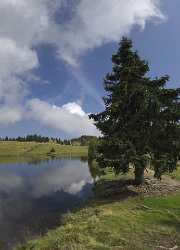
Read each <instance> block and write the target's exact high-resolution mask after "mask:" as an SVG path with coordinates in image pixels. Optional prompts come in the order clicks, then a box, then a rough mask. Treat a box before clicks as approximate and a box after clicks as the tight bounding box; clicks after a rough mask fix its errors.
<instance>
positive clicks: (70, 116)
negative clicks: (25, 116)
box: [29, 99, 100, 136]
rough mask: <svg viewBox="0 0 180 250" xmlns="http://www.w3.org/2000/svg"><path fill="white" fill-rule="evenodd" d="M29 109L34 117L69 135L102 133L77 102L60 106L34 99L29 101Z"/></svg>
mask: <svg viewBox="0 0 180 250" xmlns="http://www.w3.org/2000/svg"><path fill="white" fill-rule="evenodd" d="M29 110H30V116H31V118H32V119H35V120H37V121H38V122H40V123H42V124H44V125H45V126H47V127H50V128H53V129H57V130H60V131H63V132H65V133H66V134H68V135H71V136H79V135H82V134H84V135H100V133H99V131H98V130H97V129H96V127H95V126H94V124H93V122H92V121H91V120H89V117H88V114H86V113H85V112H84V111H83V109H82V107H81V106H80V105H79V104H77V103H75V102H72V103H67V104H65V105H63V106H61V107H59V106H55V105H50V104H49V103H47V102H45V101H41V100H39V99H33V100H31V101H29Z"/></svg>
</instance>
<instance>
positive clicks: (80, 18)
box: [50, 0, 164, 66]
mask: <svg viewBox="0 0 180 250" xmlns="http://www.w3.org/2000/svg"><path fill="white" fill-rule="evenodd" d="M159 2H160V1H158V0H136V1H134V0H128V1H125V0H111V1H110V0H98V1H97V0H91V1H89V0H81V1H79V4H77V6H76V9H75V11H74V16H73V17H72V19H71V20H70V21H69V22H67V23H66V24H65V25H63V27H61V26H60V27H59V28H58V27H55V26H54V27H53V29H51V36H50V38H51V39H54V38H55V40H56V41H58V43H57V46H58V48H59V51H58V53H59V56H60V57H61V58H63V59H64V60H65V61H66V62H67V63H69V64H71V65H72V66H76V65H77V63H78V58H79V56H81V55H82V54H84V53H85V52H86V51H87V50H92V49H94V48H95V47H100V46H102V45H103V44H107V43H109V42H118V41H119V39H120V38H121V37H122V36H123V35H127V34H129V32H130V31H131V29H132V28H133V26H134V25H138V26H140V27H141V28H144V27H145V24H146V22H147V21H148V20H151V19H154V18H155V19H163V18H164V17H163V15H162V13H161V12H160V10H159ZM53 33H54V34H53Z"/></svg>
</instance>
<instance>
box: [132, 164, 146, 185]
mask: <svg viewBox="0 0 180 250" xmlns="http://www.w3.org/2000/svg"><path fill="white" fill-rule="evenodd" d="M134 174H135V184H136V185H142V184H144V168H139V167H135V170H134Z"/></svg>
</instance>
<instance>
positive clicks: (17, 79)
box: [0, 0, 180, 138]
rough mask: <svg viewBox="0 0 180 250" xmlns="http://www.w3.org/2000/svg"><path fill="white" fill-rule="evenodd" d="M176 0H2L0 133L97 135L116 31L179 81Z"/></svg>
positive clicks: (179, 5)
mask: <svg viewBox="0 0 180 250" xmlns="http://www.w3.org/2000/svg"><path fill="white" fill-rule="evenodd" d="M179 9H180V1H179V0H171V1H170V0H136V1H134V0H129V1H127V0H111V1H109V0H98V1H97V0H31V1H29V0H0V136H1V137H4V136H6V135H7V136H9V137H16V136H19V135H20V136H24V135H27V134H32V133H33V134H34V133H37V134H41V135H44V136H53V137H61V138H72V137H78V136H80V135H84V134H87V135H99V131H98V130H97V129H96V127H95V126H94V124H93V122H92V121H90V120H89V118H88V114H90V113H96V112H100V111H102V110H103V109H104V106H103V102H102V97H103V96H104V95H106V93H105V92H104V89H103V78H104V76H105V75H106V74H107V73H108V72H111V68H112V64H111V56H112V54H113V53H115V52H116V51H117V48H118V42H119V41H120V39H121V38H122V36H128V37H129V38H131V39H132V40H133V43H134V49H135V50H138V52H139V54H140V56H141V57H142V58H144V59H146V60H148V61H149V65H150V69H151V71H150V73H149V74H150V76H151V77H156V76H161V75H164V74H168V75H170V77H171V78H170V82H169V83H168V87H172V88H175V87H180V70H179V65H180V31H179V27H180V15H179Z"/></svg>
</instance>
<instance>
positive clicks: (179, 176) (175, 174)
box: [170, 164, 180, 181]
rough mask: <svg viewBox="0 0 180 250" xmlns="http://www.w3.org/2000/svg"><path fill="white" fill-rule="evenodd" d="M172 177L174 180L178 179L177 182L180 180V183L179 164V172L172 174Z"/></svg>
mask: <svg viewBox="0 0 180 250" xmlns="http://www.w3.org/2000/svg"><path fill="white" fill-rule="evenodd" d="M170 176H171V177H172V178H173V179H176V180H179V181H180V164H179V166H178V168H177V170H176V171H174V172H173V173H172V174H170Z"/></svg>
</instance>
